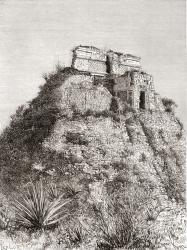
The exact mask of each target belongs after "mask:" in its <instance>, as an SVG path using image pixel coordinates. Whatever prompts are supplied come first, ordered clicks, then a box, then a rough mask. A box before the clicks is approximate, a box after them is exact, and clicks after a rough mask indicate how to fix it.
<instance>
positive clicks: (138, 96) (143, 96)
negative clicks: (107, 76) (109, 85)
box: [114, 70, 163, 110]
mask: <svg viewBox="0 0 187 250" xmlns="http://www.w3.org/2000/svg"><path fill="white" fill-rule="evenodd" d="M114 81H115V84H114V92H115V96H116V97H117V99H118V101H119V106H121V108H122V109H123V108H124V107H125V106H126V105H128V106H130V107H132V108H134V109H135V110H138V109H141V110H163V107H162V105H161V101H160V97H159V95H158V94H156V93H155V89H154V83H153V77H152V76H151V75H150V74H147V73H145V72H143V71H133V70H131V71H127V72H126V73H125V74H124V75H122V76H119V77H117V78H115V79H114Z"/></svg>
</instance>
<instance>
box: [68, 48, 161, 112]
mask: <svg viewBox="0 0 187 250" xmlns="http://www.w3.org/2000/svg"><path fill="white" fill-rule="evenodd" d="M140 60H141V58H140V57H137V56H134V55H131V54H122V53H118V52H114V51H112V50H109V51H103V50H100V49H98V48H96V47H92V46H81V45H80V46H77V47H75V49H74V50H73V59H72V67H73V68H75V69H77V70H79V71H80V72H83V73H88V74H90V75H91V76H93V77H94V78H96V77H97V76H99V78H100V77H102V78H101V82H103V81H104V79H107V78H105V77H104V76H106V75H107V74H109V75H112V76H114V77H113V79H114V94H115V97H116V99H117V100H118V106H119V107H121V108H122V109H124V108H125V106H127V105H128V106H130V107H132V108H134V109H135V110H138V109H140V110H163V105H162V102H161V99H160V96H159V95H158V94H156V92H155V90H154V83H153V77H152V76H151V75H150V74H148V73H146V72H144V71H143V70H142V69H141V64H140ZM103 77H104V78H103Z"/></svg>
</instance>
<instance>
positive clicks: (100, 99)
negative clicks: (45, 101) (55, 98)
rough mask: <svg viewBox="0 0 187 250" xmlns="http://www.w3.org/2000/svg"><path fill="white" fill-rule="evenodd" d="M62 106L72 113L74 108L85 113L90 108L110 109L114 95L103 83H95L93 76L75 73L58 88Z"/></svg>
mask: <svg viewBox="0 0 187 250" xmlns="http://www.w3.org/2000/svg"><path fill="white" fill-rule="evenodd" d="M58 95H59V99H60V108H61V110H63V112H67V113H68V114H70V113H71V112H72V110H77V111H78V112H80V113H82V114H83V113H85V112H86V111H88V110H91V111H95V112H102V111H105V110H110V103H111V99H112V95H111V94H110V93H109V91H108V90H107V89H106V88H105V87H103V86H102V85H99V86H94V85H93V76H85V75H74V76H70V77H69V78H68V79H66V81H65V83H64V84H63V85H62V86H61V88H60V89H58Z"/></svg>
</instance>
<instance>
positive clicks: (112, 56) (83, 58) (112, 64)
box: [72, 45, 141, 76]
mask: <svg viewBox="0 0 187 250" xmlns="http://www.w3.org/2000/svg"><path fill="white" fill-rule="evenodd" d="M140 59H141V58H140V57H137V56H133V55H130V54H122V53H119V52H114V51H112V50H109V51H103V50H100V49H98V48H96V47H93V46H81V45H80V46H77V47H75V49H74V50H73V60H72V67H73V68H75V69H78V70H80V71H83V72H90V74H92V75H100V76H104V75H106V74H108V73H109V74H116V75H122V74H124V73H125V72H126V71H127V70H131V69H137V70H138V69H140V68H141V66H140Z"/></svg>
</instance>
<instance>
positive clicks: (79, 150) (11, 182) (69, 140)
mask: <svg viewBox="0 0 187 250" xmlns="http://www.w3.org/2000/svg"><path fill="white" fill-rule="evenodd" d="M77 73H78V72H76V71H74V70H72V69H71V68H66V69H63V68H60V67H57V70H56V72H54V73H53V74H49V75H45V76H44V78H45V80H46V84H45V85H44V86H43V87H41V89H40V92H39V94H38V96H37V97H36V98H35V99H34V100H32V101H31V102H30V103H29V104H28V106H27V107H25V106H21V107H19V108H18V110H17V112H16V114H15V115H14V116H12V121H11V123H10V125H9V126H8V127H7V128H6V129H5V130H4V132H3V133H2V135H1V137H0V152H1V155H0V173H1V175H0V176H1V177H0V184H1V188H2V191H3V194H7V198H8V210H11V205H10V204H12V196H13V197H14V196H16V197H17V195H18V194H20V193H21V194H22V193H23V192H25V191H24V190H25V186H26V187H27V186H28V183H29V182H30V179H31V180H32V181H33V182H34V183H38V182H39V181H40V180H41V179H42V180H44V182H43V183H44V189H45V195H47V196H46V204H52V203H53V201H54V200H58V202H59V203H58V205H59V206H61V202H60V201H59V197H63V198H64V199H72V200H73V202H70V204H68V210H69V211H71V215H70V217H68V218H67V219H64V220H62V222H60V223H57V224H58V225H57V227H55V228H53V230H51V229H50V230H48V229H47V227H46V228H45V226H43V224H41V221H37V219H39V217H40V216H39V217H37V216H36V217H35V214H37V213H38V212H39V213H40V212H43V210H42V209H40V205H41V204H43V203H42V200H43V198H44V196H43V192H39V195H36V196H34V195H33V194H34V193H35V194H36V193H37V191H36V190H35V189H34V188H33V189H32V191H31V192H30V193H29V195H30V198H29V197H27V199H26V200H25V201H24V202H25V203H20V206H19V207H18V210H19V213H20V214H21V216H22V219H23V218H24V216H26V220H27V222H28V220H30V218H31V220H32V222H31V224H32V225H33V223H35V224H34V225H36V226H34V228H33V229H32V230H33V231H32V230H31V231H30V229H29V230H28V229H27V228H26V227H24V226H23V225H22V228H21V229H13V230H12V231H11V235H12V237H15V238H16V239H18V238H19V236H18V232H20V231H19V230H21V232H22V233H23V231H24V230H26V231H25V232H26V235H27V236H28V242H30V241H32V233H34V230H36V229H38V228H42V229H44V235H45V236H46V238H48V239H49V240H50V243H49V244H51V245H53V249H55V247H56V245H58V244H60V245H61V246H62V247H63V246H64V247H67V248H68V249H71V247H77V248H78V247H79V246H82V248H83V247H86V249H89V247H90V249H115V248H124V247H125V248H126V249H145V248H148V249H158V248H159V247H162V246H163V245H165V246H166V247H167V248H168V249H174V244H175V238H176V237H179V238H180V234H181V232H180V226H181V230H183V228H182V222H181V221H183V207H184V177H183V176H184V162H185V152H184V129H183V127H182V124H181V123H180V121H179V120H178V119H177V118H176V117H175V114H174V113H173V112H170V111H168V105H170V104H168V102H167V103H166V108H167V110H166V112H162V113H161V112H152V113H150V112H148V111H147V112H135V111H133V110H128V111H125V112H123V113H120V114H119V113H118V112H117V110H116V109H115V108H114V109H112V110H105V111H102V112H96V111H92V110H87V112H85V113H84V114H82V113H81V112H79V110H77V109H76V107H75V106H73V105H72V107H71V108H72V110H71V116H67V114H64V113H63V112H62V110H60V109H59V105H58V104H59V101H60V100H59V95H58V94H57V92H55V91H53V90H55V89H58V88H59V87H60V86H61V85H63V83H64V81H65V79H66V78H67V77H68V76H69V75H72V74H75V75H76V74H77ZM111 84H112V83H111ZM111 91H112V87H111ZM55 93H56V94H55ZM114 104H115V103H114ZM172 105H173V104H172ZM114 106H115V105H114ZM36 186H37V184H36ZM40 191H41V190H40ZM8 194H9V195H8ZM34 197H35V198H36V199H35V198H34ZM32 201H33V203H32ZM32 204H34V206H33V205H32ZM29 206H31V207H29ZM37 206H38V207H39V209H38V207H37ZM50 206H52V205H50ZM2 207H3V204H2ZM62 207H63V203H62ZM34 209H35V210H36V211H35V210H34ZM0 211H1V210H0ZM2 211H3V210H2ZM47 211H48V213H50V210H47ZM2 213H3V214H4V212H2ZM11 213H12V216H10V220H11V223H10V225H12V228H13V225H14V221H15V219H16V218H15V215H14V213H13V212H12V211H11ZM28 214H29V217H28V216H27V215H28ZM52 214H53V213H50V215H52ZM30 215H34V217H32V216H30ZM56 215H57V214H55V216H56ZM45 216H47V214H45ZM45 216H43V217H45ZM41 217H42V216H41ZM57 217H58V216H57ZM33 218H34V219H35V221H34V220H33ZM55 218H56V217H55ZM57 222H59V221H58V220H57ZM2 225H4V224H3V223H2ZM0 226H1V217H0ZM2 229H3V228H2ZM4 229H5V228H4ZM9 233H10V231H9ZM50 233H51V234H50ZM49 234H50V236H49ZM46 242H47V240H46V239H45V244H46ZM55 244H56V245H55ZM28 249H29V248H28Z"/></svg>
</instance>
